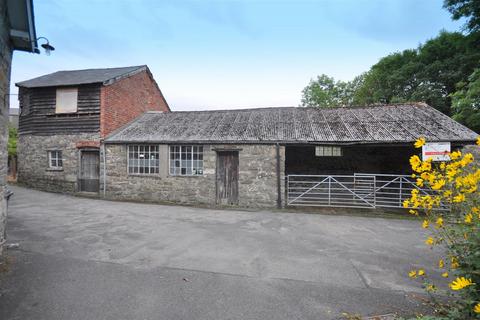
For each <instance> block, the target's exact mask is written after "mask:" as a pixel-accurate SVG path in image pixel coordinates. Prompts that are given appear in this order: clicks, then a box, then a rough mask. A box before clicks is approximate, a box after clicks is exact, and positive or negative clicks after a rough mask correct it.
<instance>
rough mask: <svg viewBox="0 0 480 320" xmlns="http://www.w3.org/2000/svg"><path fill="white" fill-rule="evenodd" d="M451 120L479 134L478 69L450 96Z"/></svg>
mask: <svg viewBox="0 0 480 320" xmlns="http://www.w3.org/2000/svg"><path fill="white" fill-rule="evenodd" d="M452 108H453V110H454V111H455V114H454V116H453V118H454V119H455V120H457V121H459V122H461V123H464V124H465V125H467V126H468V127H469V128H470V129H472V130H474V131H476V132H480V69H476V70H475V72H473V73H472V75H471V76H470V77H469V79H468V83H464V82H462V83H460V84H459V90H458V91H457V92H455V93H454V94H452Z"/></svg>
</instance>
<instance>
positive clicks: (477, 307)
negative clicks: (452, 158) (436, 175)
mask: <svg viewBox="0 0 480 320" xmlns="http://www.w3.org/2000/svg"><path fill="white" fill-rule="evenodd" d="M479 141H480V138H478V140H477V144H480V143H478V142H479ZM473 312H475V313H480V302H478V303H477V304H476V305H475V307H473Z"/></svg>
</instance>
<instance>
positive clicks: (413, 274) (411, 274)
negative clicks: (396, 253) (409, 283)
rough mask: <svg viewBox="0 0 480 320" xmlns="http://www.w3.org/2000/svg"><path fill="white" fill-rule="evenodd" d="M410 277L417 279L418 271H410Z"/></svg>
mask: <svg viewBox="0 0 480 320" xmlns="http://www.w3.org/2000/svg"><path fill="white" fill-rule="evenodd" d="M408 276H409V277H410V278H416V277H417V271H415V270H412V271H410V272H409V273H408Z"/></svg>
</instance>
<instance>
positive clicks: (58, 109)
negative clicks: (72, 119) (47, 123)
mask: <svg viewBox="0 0 480 320" xmlns="http://www.w3.org/2000/svg"><path fill="white" fill-rule="evenodd" d="M73 91H74V92H75V110H62V106H59V93H62V92H63V93H66V92H73ZM63 108H64V107H63ZM77 112H78V88H77V87H72V88H70V87H68V88H57V89H56V91H55V114H71V113H77Z"/></svg>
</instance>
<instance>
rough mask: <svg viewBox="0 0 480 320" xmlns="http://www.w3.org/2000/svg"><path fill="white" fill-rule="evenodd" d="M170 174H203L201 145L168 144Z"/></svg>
mask: <svg viewBox="0 0 480 320" xmlns="http://www.w3.org/2000/svg"><path fill="white" fill-rule="evenodd" d="M170 175H172V176H198V175H203V146H170Z"/></svg>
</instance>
